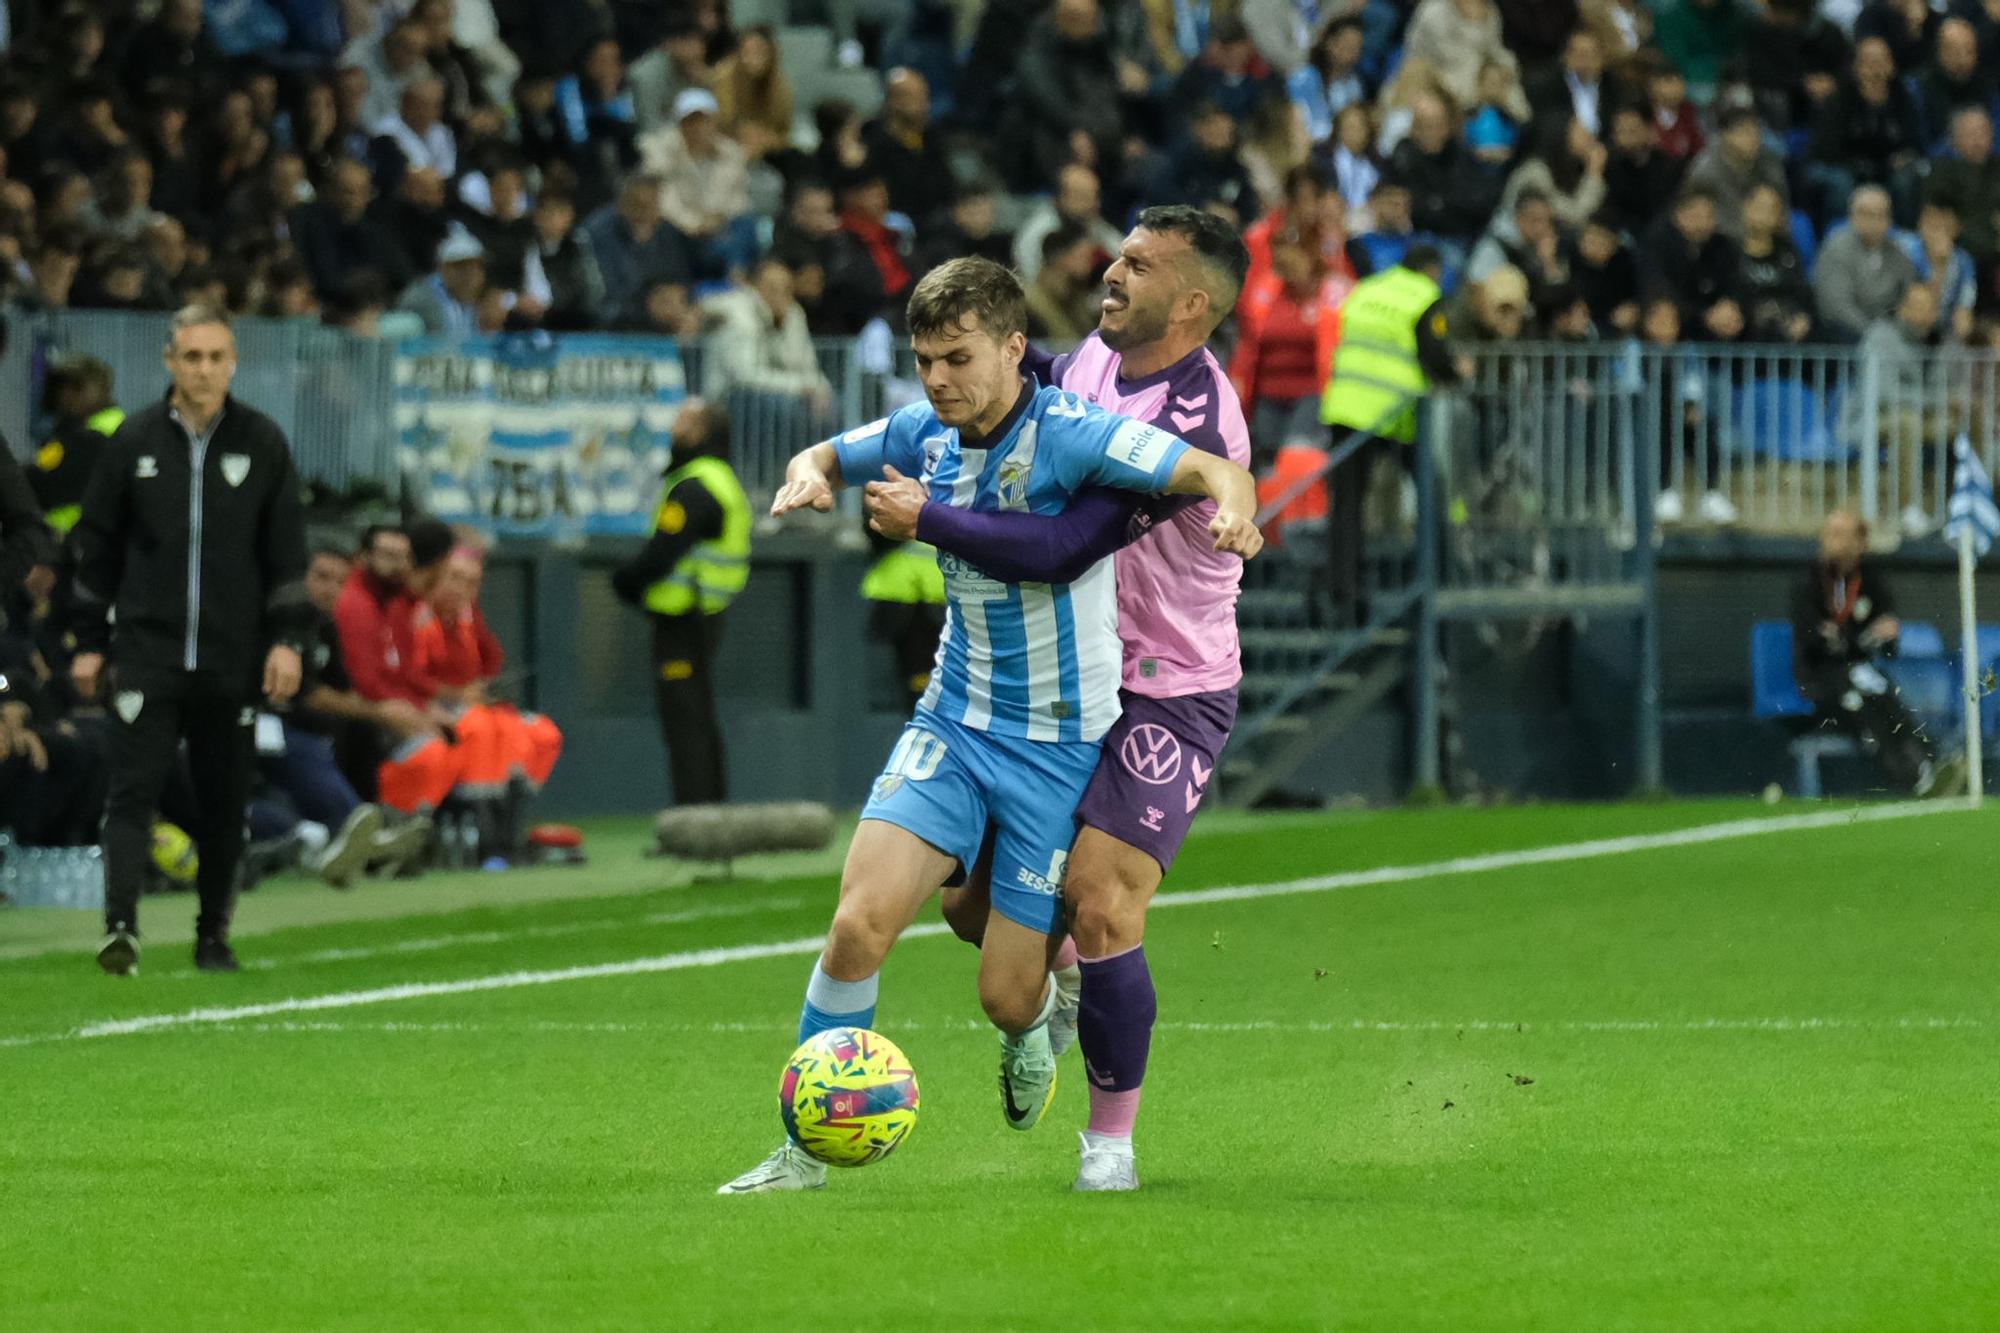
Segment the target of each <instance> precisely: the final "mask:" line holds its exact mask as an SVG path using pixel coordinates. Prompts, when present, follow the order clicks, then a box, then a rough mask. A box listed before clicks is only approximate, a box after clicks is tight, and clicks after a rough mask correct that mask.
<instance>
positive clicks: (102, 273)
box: [75, 244, 169, 310]
mask: <svg viewBox="0 0 2000 1333" xmlns="http://www.w3.org/2000/svg"><path fill="white" fill-rule="evenodd" d="M146 276H147V269H146V258H145V256H144V255H142V254H141V253H140V252H139V251H138V250H137V249H136V248H135V247H132V246H129V245H116V244H113V245H103V246H99V247H97V248H96V249H95V250H94V251H93V252H92V256H91V261H90V263H89V265H88V266H87V267H86V268H85V269H84V271H83V274H82V276H81V277H80V278H79V279H78V281H77V286H76V296H75V301H76V304H77V305H79V306H82V307H84V308H86V309H90V310H164V309H168V308H169V306H168V305H167V304H165V302H166V301H167V300H168V295H167V294H166V293H159V294H158V298H157V299H158V301H159V302H160V303H159V304H156V303H155V300H154V299H153V296H152V294H149V293H148V291H147V284H146Z"/></svg>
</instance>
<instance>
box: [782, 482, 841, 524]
mask: <svg viewBox="0 0 2000 1333" xmlns="http://www.w3.org/2000/svg"><path fill="white" fill-rule="evenodd" d="M831 508H833V488H832V487H831V486H828V485H827V484H826V478H825V477H800V478H798V479H797V480H795V481H788V482H786V483H785V484H784V485H783V486H781V487H780V488H779V489H778V498H777V499H775V500H773V501H771V517H773V518H777V517H778V516H779V515H781V514H789V513H791V512H792V511H793V510H794V509H817V510H819V511H820V512H821V513H822V514H824V513H825V512H826V511H827V510H829V509H831Z"/></svg>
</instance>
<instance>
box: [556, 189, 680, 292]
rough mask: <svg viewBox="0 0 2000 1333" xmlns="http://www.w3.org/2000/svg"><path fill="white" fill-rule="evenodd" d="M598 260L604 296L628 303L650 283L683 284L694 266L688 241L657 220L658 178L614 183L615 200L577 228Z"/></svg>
mask: <svg viewBox="0 0 2000 1333" xmlns="http://www.w3.org/2000/svg"><path fill="white" fill-rule="evenodd" d="M578 232H579V233H580V234H581V235H582V237H583V239H584V243H585V244H586V245H588V246H589V247H590V253H591V256H592V257H593V258H594V259H595V260H596V261H597V271H598V273H599V275H600V276H601V277H602V278H603V279H604V291H605V295H606V297H607V298H608V299H609V300H610V301H611V302H612V303H613V304H614V306H617V305H620V304H622V303H625V302H629V301H631V300H632V298H633V297H635V296H637V295H638V293H639V292H641V291H642V290H644V289H645V287H647V286H648V285H649V284H651V283H654V282H659V281H663V280H664V281H668V282H678V283H683V284H684V283H686V282H688V281H689V280H690V279H691V278H692V277H693V272H694V268H693V265H692V263H690V261H689V258H688V252H687V241H686V239H685V238H684V237H682V235H681V234H680V233H679V232H678V231H675V230H674V228H673V226H672V225H671V224H670V223H668V222H667V221H666V220H665V219H663V218H662V217H661V216H660V178H659V177H658V176H655V175H652V174H651V173H650V172H644V171H635V172H633V173H632V174H631V175H629V176H627V177H626V178H625V179H624V180H623V181H621V182H619V185H618V197H617V199H616V200H615V201H613V202H612V203H609V204H606V205H605V206H604V207H603V208H600V209H599V210H598V211H597V212H595V213H593V214H592V215H591V216H590V217H588V218H586V219H585V220H584V222H583V225H582V226H581V227H579V228H578Z"/></svg>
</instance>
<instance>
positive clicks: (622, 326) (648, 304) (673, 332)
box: [611, 278, 701, 338]
mask: <svg viewBox="0 0 2000 1333" xmlns="http://www.w3.org/2000/svg"><path fill="white" fill-rule="evenodd" d="M611 327H612V328H613V329H615V330H617V331H618V332H620V333H640V334H645V335H647V336H649V337H654V338H694V337H697V336H698V335H699V334H700V333H701V312H700V311H699V310H697V309H696V308H695V305H694V298H693V296H692V295H691V293H690V292H689V290H688V285H687V284H686V283H684V282H675V281H674V280H673V279H671V278H659V279H656V280H654V281H652V282H649V283H647V284H646V285H645V287H643V288H641V289H640V291H639V292H638V293H637V294H636V295H635V296H634V297H633V299H632V302H631V304H630V305H629V306H627V307H626V312H625V314H624V315H623V316H622V317H620V318H619V319H618V320H617V321H615V322H614V323H613V324H612V325H611Z"/></svg>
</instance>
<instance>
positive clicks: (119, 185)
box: [77, 148, 160, 242]
mask: <svg viewBox="0 0 2000 1333" xmlns="http://www.w3.org/2000/svg"><path fill="white" fill-rule="evenodd" d="M152 197H153V164H152V163H151V162H149V161H147V160H146V155H145V154H144V153H142V152H140V151H139V150H138V149H137V148H127V149H124V150H123V151H121V152H120V153H119V154H118V155H117V156H116V157H113V158H112V159H111V163H110V165H109V166H107V167H105V169H104V171H103V172H102V173H101V174H100V175H99V176H98V179H97V190H96V193H95V194H94V195H93V196H92V197H91V198H90V199H87V200H85V201H84V205H83V207H82V209H80V210H79V212H78V219H77V220H78V221H79V222H81V223H82V224H83V228H84V230H85V231H86V232H88V233H89V234H90V236H91V237H92V238H93V239H95V240H104V241H126V242H130V241H136V240H138V239H139V237H140V236H141V235H142V234H143V233H144V232H145V230H146V228H147V227H149V226H151V225H152V224H153V220H154V219H155V218H157V217H159V216H160V215H159V214H158V213H155V212H154V211H153V205H152Z"/></svg>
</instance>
